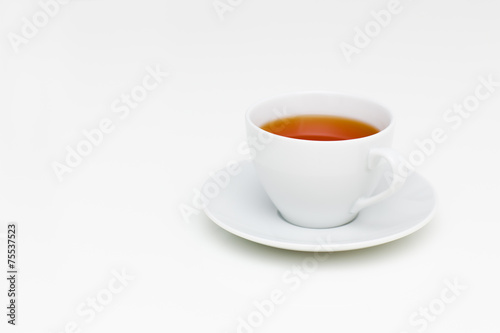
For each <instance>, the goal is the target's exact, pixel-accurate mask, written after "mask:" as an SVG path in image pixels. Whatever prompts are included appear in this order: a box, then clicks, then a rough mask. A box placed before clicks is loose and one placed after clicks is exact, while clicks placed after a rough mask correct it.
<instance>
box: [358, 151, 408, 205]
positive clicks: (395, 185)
mask: <svg viewBox="0 0 500 333" xmlns="http://www.w3.org/2000/svg"><path fill="white" fill-rule="evenodd" d="M380 158H383V159H385V160H386V161H387V162H388V163H389V166H390V168H391V172H392V181H391V184H390V185H389V187H388V188H387V189H385V190H384V191H382V192H380V193H378V194H376V195H372V196H369V197H361V198H359V199H358V200H357V201H356V202H355V203H354V205H353V206H352V208H351V211H350V213H352V214H355V213H358V212H359V211H360V210H362V209H363V208H366V207H368V206H371V205H373V204H375V203H377V202H380V201H382V200H385V199H387V198H388V197H390V196H391V195H393V194H394V193H395V192H396V191H398V190H399V189H400V188H402V187H403V185H404V184H405V181H406V177H401V176H399V175H397V173H398V167H399V165H400V164H401V163H402V161H403V157H402V156H401V154H400V153H398V152H397V151H395V150H394V149H392V148H374V149H372V150H370V153H369V155H368V169H370V170H373V169H374V168H375V167H376V166H377V165H378V161H379V160H380Z"/></svg>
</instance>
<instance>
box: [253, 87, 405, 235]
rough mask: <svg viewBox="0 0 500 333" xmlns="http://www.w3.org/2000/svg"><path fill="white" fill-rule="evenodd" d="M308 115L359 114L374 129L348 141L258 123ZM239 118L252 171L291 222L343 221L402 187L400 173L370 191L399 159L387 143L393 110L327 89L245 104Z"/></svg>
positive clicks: (309, 225) (326, 225) (331, 223)
mask: <svg viewBox="0 0 500 333" xmlns="http://www.w3.org/2000/svg"><path fill="white" fill-rule="evenodd" d="M308 114H315V115H335V116H341V117H346V118H351V119H355V120H360V121H363V122H365V123H368V124H370V125H372V126H374V127H376V128H377V129H378V130H379V132H378V133H376V134H373V135H370V136H365V137H362V138H357V139H350V140H342V141H312V140H302V139H293V138H288V137H284V136H280V135H276V134H272V133H269V132H267V131H264V130H263V129H261V128H260V127H261V126H262V125H264V124H266V123H268V122H270V121H273V120H276V119H280V118H284V117H290V116H296V115H308ZM246 125H247V133H248V138H249V143H250V145H252V146H253V152H255V154H254V156H253V157H254V165H255V168H256V171H257V174H258V177H259V179H260V181H261V183H262V185H263V187H264V189H265V191H266V192H267V194H268V196H269V198H270V199H271V201H272V202H273V203H274V205H275V206H276V208H277V209H278V210H279V212H280V214H281V216H282V217H283V218H284V219H285V220H287V221H288V222H290V223H292V224H295V225H298V226H302V227H306V228H331V227H337V226H340V225H343V224H346V223H348V222H350V221H352V220H353V219H355V218H356V216H357V214H358V213H359V211H360V210H362V209H363V208H366V207H368V206H370V205H373V204H375V203H377V202H380V201H381V200H384V199H386V198H388V197H389V196H390V195H392V194H393V193H394V192H396V191H397V190H398V189H399V188H401V187H402V186H403V183H404V182H403V181H401V178H400V177H392V179H393V180H392V182H391V183H390V184H388V188H387V189H385V190H383V191H382V192H380V193H377V194H373V193H372V192H373V191H374V189H375V187H376V186H377V185H378V183H379V182H380V180H381V178H382V174H383V173H384V171H385V172H387V170H389V171H390V172H391V173H392V174H393V175H394V174H395V173H396V172H397V169H398V166H399V163H400V161H401V157H400V155H399V154H398V153H397V152H396V151H394V150H393V149H392V148H390V146H391V143H392V137H393V132H394V122H393V116H392V114H391V113H390V112H389V111H388V110H387V109H386V108H384V107H382V106H380V105H378V104H376V103H374V102H371V101H368V100H366V99H363V98H359V97H355V96H351V95H347V94H341V93H334V92H322V91H311V92H298V93H290V94H284V95H279V96H276V97H273V98H270V99H267V100H264V101H262V102H260V103H258V104H257V105H255V106H253V107H252V108H250V109H249V110H248V112H247V114H246ZM384 160H385V161H387V162H388V163H382V161H384ZM396 179H398V180H396Z"/></svg>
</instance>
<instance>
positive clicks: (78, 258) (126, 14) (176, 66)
mask: <svg viewBox="0 0 500 333" xmlns="http://www.w3.org/2000/svg"><path fill="white" fill-rule="evenodd" d="M47 1H48V0H46V1H43V0H42V2H47ZM232 3H233V4H234V6H233V10H232V11H228V12H226V13H224V15H223V18H224V20H222V19H221V18H220V17H219V15H218V14H217V12H216V11H215V9H214V7H213V3H212V0H203V1H202V0H195V1H193V0H192V1H153V0H149V1H129V0H114V1H90V0H89V1H82V0H74V1H71V2H70V3H69V4H66V5H61V6H60V9H59V12H58V13H57V14H56V15H54V17H51V18H50V20H49V21H48V23H47V24H46V25H45V26H44V27H41V28H39V31H38V33H37V34H36V35H35V36H34V37H32V38H30V39H28V40H27V42H26V43H24V44H22V45H20V46H19V49H18V52H15V51H14V48H13V47H12V45H11V43H10V42H9V37H8V36H9V33H15V34H18V35H21V29H22V27H23V24H25V23H24V22H25V21H23V17H26V18H28V19H29V20H32V16H33V15H34V14H35V13H37V12H39V11H40V10H41V9H40V5H39V3H38V2H37V1H33V0H2V1H1V2H0V88H1V90H0V103H1V104H0V153H1V154H0V221H1V223H0V226H1V228H2V230H1V233H4V232H5V230H6V224H7V222H9V221H17V222H18V223H19V240H18V242H19V252H20V256H19V267H20V268H19V270H20V275H19V285H18V288H19V296H18V305H19V307H18V325H17V326H16V327H15V328H12V327H10V325H8V326H9V331H10V330H12V331H13V332H14V331H16V332H40V333H49V332H50V333H52V332H54V333H55V332H65V331H66V332H80V331H81V332H218V333H219V332H236V331H237V325H238V318H243V319H245V320H246V319H247V318H248V316H249V315H251V314H252V312H254V311H255V306H254V302H255V301H259V302H260V301H262V300H265V299H268V298H269V295H270V293H271V291H272V290H273V289H279V290H282V291H283V292H285V301H284V302H283V303H282V304H280V305H279V306H277V307H276V308H275V310H274V312H273V313H272V314H271V315H270V316H269V317H268V318H265V320H264V322H263V323H262V324H261V325H260V326H259V327H257V328H252V330H253V331H255V332H349V333H350V332H384V333H386V332H394V333H401V332H418V328H421V326H415V325H412V324H411V323H410V321H409V317H410V316H411V315H412V313H414V312H415V311H418V310H419V308H420V307H427V306H429V304H430V303H431V302H433V300H435V299H437V298H439V297H440V295H441V292H442V291H443V290H444V289H445V288H446V285H445V282H444V281H445V280H447V279H448V280H450V281H453V280H455V279H456V280H457V281H458V282H459V283H460V284H461V285H464V286H466V287H467V290H465V291H463V292H462V293H461V294H460V295H459V296H458V297H457V298H456V299H455V301H453V302H452V303H451V304H448V305H446V309H445V310H444V312H443V313H442V314H440V315H439V316H437V318H436V319H435V320H434V321H432V322H429V323H428V326H427V327H426V329H425V330H424V331H426V332H454V333H458V332H472V331H473V332H493V331H497V330H498V326H499V324H498V312H499V310H500V306H499V305H498V304H499V302H498V300H499V298H500V287H499V284H498V281H499V280H500V271H499V270H498V269H497V267H498V252H499V249H500V244H499V242H498V241H497V239H498V237H499V236H500V234H499V231H500V228H499V225H500V221H499V220H498V217H497V216H498V199H499V195H498V188H499V186H500V179H499V176H498V170H499V169H500V161H499V159H498V152H499V148H498V144H499V135H498V128H499V126H500V116H499V108H500V88H497V91H495V92H494V93H493V94H492V95H491V97H490V98H489V99H487V100H486V101H484V102H481V104H480V106H479V107H478V108H477V109H476V110H475V111H474V112H472V113H471V116H470V117H469V118H467V119H464V120H463V122H462V124H461V126H459V128H457V129H452V128H451V126H450V125H451V124H450V123H446V122H445V121H444V120H443V115H444V114H445V112H446V111H447V109H449V108H450V107H452V106H453V104H455V103H462V101H463V100H464V98H465V97H467V96H469V95H471V94H473V93H474V89H475V87H476V86H477V85H478V84H479V80H478V77H479V76H483V77H487V76H488V75H493V78H495V80H496V81H497V82H498V81H500V63H499V59H500V47H499V45H500V39H499V32H500V20H499V19H498V13H499V9H500V6H499V4H498V2H495V1H493V0H490V1H487V0H480V1H464V0H454V1H451V0H449V1H429V0H421V1H416V0H413V1H410V0H401V5H400V6H401V10H400V12H399V13H398V14H397V15H393V17H392V20H391V22H390V23H389V25H387V26H386V27H384V28H383V29H381V31H380V33H379V34H378V35H377V36H375V37H374V38H373V40H372V41H371V43H370V44H369V45H368V46H367V47H365V48H362V49H361V50H360V52H359V54H355V55H353V56H352V61H351V62H350V63H348V61H347V60H346V58H345V57H344V55H343V54H342V52H341V50H340V47H339V45H340V44H341V43H342V42H346V43H350V44H353V39H354V35H355V32H354V29H355V27H359V28H360V29H363V28H364V27H365V25H366V24H367V23H368V22H370V21H372V20H373V18H372V17H371V15H370V12H371V11H379V10H382V9H384V8H387V2H386V1H351V2H348V1H326V0H323V1H320V0H315V1H306V0H301V1H298V0H294V1H290V0H288V1H285V0H274V1H264V0H246V1H241V2H238V1H236V0H233V1H232ZM148 66H149V67H152V68H154V67H156V66H160V67H161V68H162V69H163V70H165V71H167V70H168V71H169V73H170V75H169V77H168V78H166V79H165V80H164V82H163V83H162V84H161V85H160V86H159V87H158V88H157V89H155V90H154V91H152V92H150V93H149V95H148V96H147V98H146V99H145V100H144V102H142V103H141V104H140V105H139V106H138V107H137V108H136V109H134V110H133V111H132V112H131V114H130V116H129V117H127V118H126V119H123V120H121V119H120V118H119V117H118V115H117V114H116V113H113V112H112V109H111V105H112V103H113V101H114V100H116V99H117V98H119V97H120V95H121V94H123V93H130V91H131V89H132V88H133V87H135V86H137V85H138V84H140V83H141V82H142V78H143V77H144V76H145V75H146V74H147V71H146V68H147V67H148ZM310 89H322V90H334V91H345V92H352V93H356V94H358V95H363V96H367V97H369V98H372V99H375V100H378V101H380V102H382V103H383V104H385V105H387V106H389V107H390V108H391V109H392V110H393V111H394V113H395V114H396V116H397V119H398V124H397V133H396V137H395V148H397V149H398V150H400V151H401V152H403V153H404V154H406V155H408V154H409V153H410V152H412V151H414V150H415V149H416V147H417V146H416V144H415V142H414V141H415V140H422V139H425V138H428V137H429V136H430V133H431V132H432V130H433V129H435V128H437V127H441V128H443V129H444V130H446V133H447V135H448V139H447V141H446V142H445V143H443V144H440V145H438V146H437V147H436V150H435V152H434V153H433V154H431V156H429V157H428V158H426V160H425V163H423V164H422V165H421V166H419V168H418V172H420V173H421V174H422V175H424V176H425V177H426V178H427V179H428V180H429V181H430V182H431V183H432V184H433V185H434V186H435V189H436V191H437V193H438V196H439V210H438V213H437V215H436V217H435V218H434V219H433V221H431V223H430V224H429V225H427V226H426V227H424V228H423V229H422V230H420V231H418V232H416V233H415V234H413V235H411V236H408V237H406V238H404V239H401V240H398V241H395V242H392V243H390V244H386V245H382V246H378V247H374V248H369V249H364V250H357V251H350V252H342V253H332V254H331V255H330V256H329V257H328V259H327V260H326V261H324V262H321V263H320V264H319V265H318V267H317V269H315V270H313V271H312V272H310V274H309V276H308V278H307V279H302V280H301V284H300V286H299V287H298V288H297V289H295V290H291V285H290V284H287V283H285V282H284V281H283V274H286V272H288V271H290V270H292V268H293V267H294V266H295V265H298V266H300V265H301V264H302V262H303V260H305V259H306V258H309V257H310V256H311V254H309V253H300V252H293V251H285V250H279V249H274V248H269V247H266V246H262V245H259V244H254V243H252V242H249V241H246V240H243V239H240V238H238V237H236V236H233V235H232V234H229V233H227V232H226V231H224V230H222V229H220V228H219V227H217V226H216V225H215V224H213V223H212V222H211V221H210V220H209V219H208V218H207V217H205V216H204V215H203V214H202V213H200V214H193V215H191V216H190V217H189V218H183V216H182V215H181V213H180V211H179V207H181V205H192V199H193V195H194V191H195V189H197V188H199V187H200V186H201V185H202V184H203V182H204V180H205V179H206V178H207V177H208V174H209V173H210V172H213V171H216V170H218V169H220V168H222V167H224V166H225V164H226V163H227V162H228V161H230V160H233V159H242V158H244V156H242V155H241V154H239V153H238V151H237V147H238V146H239V145H240V143H241V142H242V141H243V140H244V137H245V134H244V121H243V117H244V112H245V110H246V108H247V107H248V106H250V105H251V104H253V103H254V102H256V101H258V100H260V99H263V98H266V97H269V96H272V95H274V94H278V93H283V92H289V91H296V90H310ZM103 118H110V119H112V120H113V121H114V124H115V125H116V128H115V130H114V131H113V132H112V133H110V134H108V135H106V136H105V137H104V140H103V142H102V143H101V144H100V145H99V146H98V147H96V148H95V149H94V150H93V151H92V153H91V154H90V155H88V156H87V157H85V158H84V160H83V162H82V163H81V164H80V165H79V166H78V167H76V168H74V170H73V172H71V173H67V174H65V175H64V178H63V181H62V182H60V181H58V179H57V177H56V175H55V173H54V171H53V167H52V164H53V163H54V162H55V161H58V162H64V159H65V154H66V146H68V145H69V146H71V147H75V146H76V145H77V144H78V142H80V141H81V140H82V139H83V138H84V137H83V134H82V131H83V130H90V129H93V128H96V127H97V125H98V123H99V121H100V120H101V119H103ZM0 241H1V242H2V245H1V252H0V256H1V262H2V271H4V270H5V268H4V262H5V257H6V254H5V248H6V246H5V239H2V240H0ZM122 270H125V271H126V272H127V274H129V275H132V276H134V280H133V281H130V282H128V285H127V286H126V287H125V288H124V289H123V290H122V292H120V293H118V294H116V295H114V296H113V299H112V300H111V301H110V302H109V304H107V305H106V306H105V307H104V309H103V310H102V311H101V312H98V313H97V312H96V316H95V318H93V319H92V320H90V321H88V322H87V321H86V319H89V317H88V316H82V315H79V314H78V313H77V308H79V307H80V306H82V304H85V303H86V302H87V299H88V298H92V297H96V295H98V294H99V293H101V294H102V292H103V290H105V288H107V286H108V284H109V283H110V281H112V280H113V271H122ZM0 276H2V279H1V281H2V283H0V288H1V291H0V301H1V304H2V305H1V307H0V308H1V309H4V310H1V313H0V318H1V319H0V322H1V323H0V327H1V331H2V332H3V331H7V325H6V320H7V317H6V316H5V315H4V312H6V310H5V306H4V304H7V297H6V290H7V285H6V283H5V282H6V281H5V279H4V278H3V276H4V273H0ZM104 293H105V292H104ZM102 295H104V294H102ZM434 303H436V301H434ZM71 322H75V325H77V329H71V325H72V324H71ZM68 323H70V325H69V327H70V329H69V330H65V327H66V325H67V324H68ZM242 332H243V331H242Z"/></svg>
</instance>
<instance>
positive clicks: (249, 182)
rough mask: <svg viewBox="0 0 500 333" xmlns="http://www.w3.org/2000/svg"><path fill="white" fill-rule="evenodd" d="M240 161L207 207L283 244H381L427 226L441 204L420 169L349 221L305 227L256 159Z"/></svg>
mask: <svg viewBox="0 0 500 333" xmlns="http://www.w3.org/2000/svg"><path fill="white" fill-rule="evenodd" d="M240 166H241V168H242V171H241V172H240V173H239V174H238V175H236V176H233V177H232V178H231V181H230V182H229V184H228V185H227V186H226V187H225V188H221V189H220V193H219V194H218V195H217V196H216V197H214V198H213V199H211V200H210V202H209V203H208V204H207V207H206V208H205V213H206V214H207V215H208V217H209V218H210V219H212V220H213V221H214V222H215V223H216V224H218V225H219V226H220V227H222V228H223V229H225V230H227V231H229V232H231V233H233V234H235V235H237V236H240V237H242V238H246V239H248V240H251V241H253V242H256V243H260V244H264V245H268V246H273V247H277V248H282V249H288V250H296V251H312V252H332V251H346V250H354V249H361V248H365V247H370V246H375V245H379V244H383V243H387V242H391V241H393V240H396V239H398V238H401V237H404V236H407V235H409V234H411V233H413V232H415V231H417V230H418V229H420V228H422V227H423V226H424V225H425V224H427V223H428V222H429V221H430V220H431V218H432V216H433V215H434V212H435V209H436V197H435V194H434V190H433V189H432V186H431V185H430V184H429V183H428V182H427V181H426V180H425V179H424V178H422V176H420V175H418V174H415V173H414V174H413V175H411V176H410V177H409V178H408V179H407V181H406V184H405V186H404V187H403V188H402V189H401V190H399V191H398V192H397V193H396V194H394V195H393V196H392V197H390V198H389V199H387V200H385V201H383V202H381V203H379V204H376V205H373V206H371V207H368V208H366V209H364V210H363V211H361V212H360V213H359V215H358V217H356V219H355V220H354V221H352V222H350V223H349V224H346V225H343V226H340V227H336V228H330V229H307V228H302V227H298V226H295V225H293V224H290V223H288V222H286V221H285V220H283V218H281V216H280V215H279V213H278V211H277V209H276V208H275V207H274V205H273V204H272V203H271V201H270V200H269V198H268V197H267V194H266V193H265V192H264V190H263V189H262V187H261V185H260V183H259V181H258V180H257V175H256V174H255V170H254V168H253V165H252V163H250V162H242V163H241V165H240ZM209 182H212V183H213V181H212V180H208V181H207V184H208V183H209Z"/></svg>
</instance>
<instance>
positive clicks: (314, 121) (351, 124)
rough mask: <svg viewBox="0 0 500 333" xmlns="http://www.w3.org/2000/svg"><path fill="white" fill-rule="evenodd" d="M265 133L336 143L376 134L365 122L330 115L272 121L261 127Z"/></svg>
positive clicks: (376, 130)
mask: <svg viewBox="0 0 500 333" xmlns="http://www.w3.org/2000/svg"><path fill="white" fill-rule="evenodd" d="M261 128H262V129H263V130H265V131H268V132H271V133H274V134H277V135H281V136H285V137H289V138H294V139H302V140H314V141H338V140H350V139H358V138H362V137H365V136H369V135H373V134H375V133H378V132H379V130H378V129H377V128H375V127H374V126H372V125H370V124H367V123H365V122H362V121H359V120H356V119H350V118H345V117H338V116H331V115H301V116H293V117H286V118H280V119H276V120H273V121H271V122H268V123H266V124H264V125H263V126H261Z"/></svg>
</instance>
